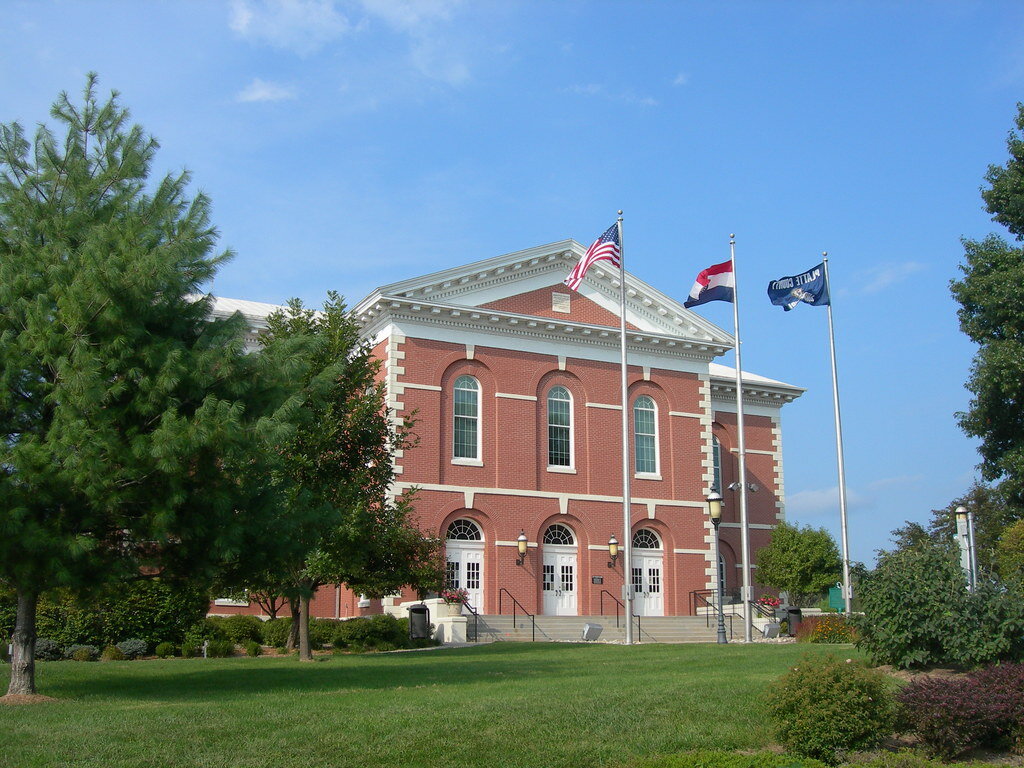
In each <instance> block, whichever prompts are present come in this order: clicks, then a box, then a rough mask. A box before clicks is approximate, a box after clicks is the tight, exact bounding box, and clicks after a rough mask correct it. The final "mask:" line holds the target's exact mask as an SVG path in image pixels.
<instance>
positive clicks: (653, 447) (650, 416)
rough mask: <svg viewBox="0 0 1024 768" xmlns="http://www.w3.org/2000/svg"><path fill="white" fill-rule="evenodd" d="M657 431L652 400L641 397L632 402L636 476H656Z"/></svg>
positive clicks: (655, 412)
mask: <svg viewBox="0 0 1024 768" xmlns="http://www.w3.org/2000/svg"><path fill="white" fill-rule="evenodd" d="M657 429H658V428H657V411H656V410H655V407H654V400H652V399H651V398H650V397H648V396H647V395H641V396H640V397H638V398H637V399H636V400H635V401H634V402H633V444H634V449H633V451H634V462H633V464H634V467H635V468H636V472H637V473H638V474H640V473H642V474H649V475H656V474H658V431H657Z"/></svg>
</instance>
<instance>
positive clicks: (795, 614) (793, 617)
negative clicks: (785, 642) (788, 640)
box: [786, 608, 803, 637]
mask: <svg viewBox="0 0 1024 768" xmlns="http://www.w3.org/2000/svg"><path fill="white" fill-rule="evenodd" d="M786 613H787V614H788V615H787V616H786V619H787V620H788V621H789V636H790V637H796V631H797V629H799V628H800V622H801V620H802V619H803V611H801V610H800V609H799V608H788V609H786Z"/></svg>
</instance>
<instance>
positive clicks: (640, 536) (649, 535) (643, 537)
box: [633, 528, 661, 549]
mask: <svg viewBox="0 0 1024 768" xmlns="http://www.w3.org/2000/svg"><path fill="white" fill-rule="evenodd" d="M633 548H634V549H661V539H659V538H658V534H656V533H655V532H654V531H652V530H651V529H650V528H641V529H640V530H639V531H637V532H636V533H634V534H633Z"/></svg>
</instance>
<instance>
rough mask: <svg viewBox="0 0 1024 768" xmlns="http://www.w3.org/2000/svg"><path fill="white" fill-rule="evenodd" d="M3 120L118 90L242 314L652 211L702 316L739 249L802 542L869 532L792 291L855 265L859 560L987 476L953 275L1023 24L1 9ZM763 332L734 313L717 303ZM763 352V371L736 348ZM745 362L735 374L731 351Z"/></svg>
mask: <svg viewBox="0 0 1024 768" xmlns="http://www.w3.org/2000/svg"><path fill="white" fill-rule="evenodd" d="M0 7H2V9H3V11H4V14H3V16H4V19H5V23H4V25H3V27H2V29H0V78H2V93H3V97H2V99H0V105H2V108H0V120H2V121H4V122H10V121H13V120H17V121H19V122H22V123H23V124H25V125H27V126H32V125H34V124H35V123H37V122H40V121H44V120H48V119H49V118H48V108H49V105H50V103H51V102H52V101H53V99H54V97H55V96H56V94H57V93H58V92H59V91H61V90H67V91H69V92H74V93H77V92H78V91H80V89H81V87H82V84H83V82H84V77H85V73H86V72H88V71H90V70H95V71H96V72H98V73H99V75H100V78H101V87H102V88H103V90H109V89H117V90H118V91H120V92H121V94H122V98H123V101H124V103H125V104H127V105H128V106H129V107H130V108H131V110H132V113H133V116H134V118H135V119H136V120H137V121H138V122H140V123H141V124H142V125H143V126H144V127H145V128H146V129H147V130H148V131H149V132H151V133H153V134H154V135H155V136H156V137H157V138H158V139H159V140H160V142H161V145H162V149H161V151H160V153H159V156H158V161H157V163H158V167H157V171H158V172H160V173H163V172H166V171H176V170H180V169H181V168H188V169H189V170H190V171H191V172H192V173H193V174H194V184H195V188H196V189H202V190H203V191H205V192H206V193H208V194H209V195H210V196H211V197H212V199H213V203H214V220H215V222H216V224H217V226H218V228H219V229H220V232H221V235H222V240H221V242H222V245H223V246H225V247H230V248H231V249H233V250H234V251H235V252H236V253H237V257H236V258H235V260H234V261H233V262H232V263H231V264H229V265H228V266H227V267H226V268H225V269H224V270H223V272H222V273H221V274H220V275H219V276H218V278H217V281H216V286H215V290H216V292H217V293H218V294H220V295H224V296H230V297H235V298H246V299H252V300H256V301H268V302H281V301H283V300H284V299H286V298H288V297H290V296H298V297H301V298H302V299H304V300H306V301H307V302H309V303H313V304H316V303H319V301H320V300H321V299H322V298H323V296H324V293H325V291H326V290H327V289H331V288H333V289H337V290H338V291H340V292H341V293H342V294H343V295H345V296H346V297H348V298H349V299H350V301H351V302H352V303H355V302H356V301H358V300H359V299H360V298H362V297H363V296H364V295H365V294H367V293H368V292H369V291H370V290H372V289H373V288H374V287H376V286H378V285H383V284H386V283H389V282H393V281H396V280H400V279H403V278H407V277H411V276H414V275H418V274H423V273H426V272H429V271H433V270H435V269H442V268H446V267H451V266H456V265H458V264H463V263H466V262H469V261H474V260H477V259H482V258H487V257H490V256H495V255H498V254H501V253H506V252H510V251H514V250H519V249H521V248H528V247H531V246H534V245H540V244H543V243H548V242H553V241H556V240H560V239H562V238H565V237H573V238H575V239H576V240H579V241H580V242H582V243H584V244H585V245H586V244H589V243H590V242H591V241H592V240H593V239H594V238H595V237H596V236H597V235H599V234H600V233H601V232H602V231H604V229H605V228H606V227H608V226H609V225H610V224H611V223H612V221H613V220H614V216H615V211H616V209H618V208H622V209H623V210H624V211H625V247H626V259H627V268H628V269H629V270H630V271H631V272H633V273H635V274H636V275H637V276H639V277H640V278H642V279H644V280H646V281H648V282H650V283H652V284H654V285H656V286H657V287H659V288H660V289H661V290H663V291H665V292H666V293H668V294H669V295H672V296H674V297H676V298H677V299H680V300H681V299H682V298H684V297H685V295H686V293H687V291H688V290H689V287H690V285H691V284H692V281H693V278H694V276H695V275H696V273H697V271H699V270H700V269H702V268H704V267H706V266H708V265H710V264H712V263H716V262H719V261H723V260H725V259H726V258H728V239H729V233H731V232H735V233H736V238H737V260H738V266H737V269H738V277H739V292H740V302H741V304H740V310H741V327H742V329H743V342H744V345H743V346H744V358H743V360H744V364H745V367H746V368H748V369H749V370H751V371H754V372H757V373H760V374H762V375H765V376H770V377H772V378H776V379H781V380H783V381H787V382H791V383H794V384H798V385H800V386H803V387H807V388H808V392H807V394H806V395H804V396H803V397H802V398H800V399H799V400H798V401H797V402H796V403H794V404H792V405H790V406H787V407H786V408H785V409H784V412H783V413H784V420H783V427H784V449H785V468H786V491H787V503H788V514H789V518H790V520H792V521H794V522H797V523H801V524H809V525H812V526H815V527H819V526H824V527H826V528H828V529H829V530H831V531H832V532H833V533H834V534H835V535H836V537H837V539H838V528H839V524H838V502H837V491H836V488H837V479H836V464H835V451H834V437H833V422H832V400H831V378H830V373H829V363H828V349H827V330H826V315H825V310H824V309H817V308H812V307H798V308H797V309H796V310H795V311H793V312H789V313H783V312H782V310H781V309H779V308H776V307H772V306H771V305H770V304H769V303H768V301H767V299H766V298H765V286H766V284H767V282H768V281H769V280H770V279H774V278H777V277H780V276H783V275H790V274H795V273H797V272H801V271H803V270H805V269H807V268H809V267H811V266H813V265H815V264H817V263H818V262H819V261H820V254H821V251H823V250H827V251H828V252H829V254H830V264H831V270H832V279H833V296H834V313H835V322H836V337H837V345H838V354H839V371H840V387H841V399H842V408H843V417H844V418H843V424H844V437H845V442H846V462H847V480H848V489H849V498H850V527H849V531H850V543H851V554H852V557H853V558H854V559H858V560H864V561H867V562H869V563H870V562H871V561H872V560H873V557H874V550H876V549H877V548H879V547H885V546H887V545H888V542H889V536H888V534H889V532H890V531H891V530H892V529H893V528H895V527H897V526H898V525H901V524H902V523H903V521H904V520H908V519H909V520H918V521H924V520H926V519H927V518H928V516H929V514H930V510H931V509H933V508H938V507H942V506H945V505H946V504H947V503H948V502H949V501H950V500H952V499H953V498H954V497H956V496H957V495H959V494H960V493H962V492H963V491H965V490H966V489H967V488H968V486H969V485H970V483H971V482H972V479H973V478H974V477H975V476H976V468H975V465H976V463H977V461H978V457H977V453H976V446H975V444H974V443H973V442H972V441H970V440H968V439H966V438H965V437H964V436H963V435H962V434H961V433H960V431H959V430H958V428H957V426H956V423H955V418H954V413H955V412H956V411H958V410H962V409H964V408H965V407H966V406H967V403H968V393H967V392H966V391H965V390H964V388H963V382H964V381H965V379H966V377H967V374H968V371H969V367H970V362H971V357H972V354H973V348H972V347H971V345H970V344H969V343H968V342H967V341H966V339H965V338H964V337H963V336H962V335H961V334H960V333H959V331H958V328H957V322H956V314H955V312H956V306H955V304H954V303H953V301H952V299H951V298H950V295H949V290H948V284H949V280H950V279H951V278H954V277H956V276H957V275H958V270H957V265H958V263H959V262H960V260H961V258H962V254H963V250H962V247H961V245H960V237H961V236H968V237H980V236H983V235H985V234H986V233H988V232H990V231H996V230H997V227H996V225H994V224H993V223H992V222H991V221H989V217H988V215H987V214H986V213H985V212H984V210H983V208H982V204H981V200H980V197H979V194H978V190H979V188H980V186H981V184H982V177H983V174H984V172H985V170H986V168H987V166H988V164H990V163H1002V162H1003V161H1004V160H1005V158H1006V149H1005V140H1006V134H1007V132H1008V131H1009V129H1010V128H1011V127H1012V120H1013V117H1014V114H1015V111H1016V106H1015V105H1016V103H1017V101H1018V100H1020V99H1022V98H1024V5H1021V4H1020V3H1016V2H997V1H989V2H923V1H922V2H905V3H891V2H868V1H864V2H814V1H810V2H803V3H778V2H730V3H708V2H671V3H670V2H635V3H628V2H620V3H612V2H584V1H582V0H578V1H575V0H567V1H565V2H550V1H549V0H545V1H544V2H466V1H464V2H459V1H458V0H449V1H448V2H434V1H433V0H422V1H421V2H406V1H404V0H392V1H390V2H389V1H388V0H336V1H335V2H331V0H281V1H280V2H263V0H238V1H237V2H218V1H216V0H208V1H205V2H199V1H192V2H189V1H186V0H180V1H177V2H144V3H138V2H129V0H123V2H100V1H99V0H95V1H90V2H84V1H82V2H48V1H47V0H39V1H37V2H16V1H13V0H4V1H3V2H2V3H0ZM697 311H698V312H700V313H701V314H702V315H704V316H705V317H707V318H708V319H710V320H711V321H713V322H716V323H717V324H719V325H720V326H722V327H723V328H725V329H727V330H731V327H732V313H731V307H730V306H729V305H727V304H709V305H705V306H703V307H700V308H698V310H697ZM729 358H731V355H730V356H729ZM729 358H727V359H724V360H721V362H725V363H727V364H730V363H731V359H729Z"/></svg>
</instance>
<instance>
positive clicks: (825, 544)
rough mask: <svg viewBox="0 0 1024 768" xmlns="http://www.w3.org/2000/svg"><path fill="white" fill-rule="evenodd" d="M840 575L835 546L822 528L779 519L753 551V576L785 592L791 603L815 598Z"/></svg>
mask: <svg viewBox="0 0 1024 768" xmlns="http://www.w3.org/2000/svg"><path fill="white" fill-rule="evenodd" d="M841 578H842V559H841V558H840V556H839V550H838V549H837V548H836V543H835V542H834V541H833V540H832V537H831V536H830V535H829V533H828V531H826V530H825V529H824V528H819V529H814V528H811V527H810V526H804V527H803V528H799V527H797V526H795V525H790V524H789V523H781V524H780V525H778V526H777V527H776V528H775V530H774V531H773V532H772V540H771V543H770V544H769V545H768V546H767V547H762V548H761V549H760V550H759V551H758V553H757V580H758V581H759V582H760V583H761V584H764V585H766V586H769V587H775V588H776V589H780V590H784V591H786V592H788V593H789V596H790V600H791V601H792V602H793V603H794V604H795V605H806V604H807V603H809V602H811V601H813V600H815V599H817V597H818V596H819V595H821V593H822V592H824V591H825V590H826V589H827V588H828V587H830V586H832V585H833V584H835V583H836V581H838V580H839V579H841Z"/></svg>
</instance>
